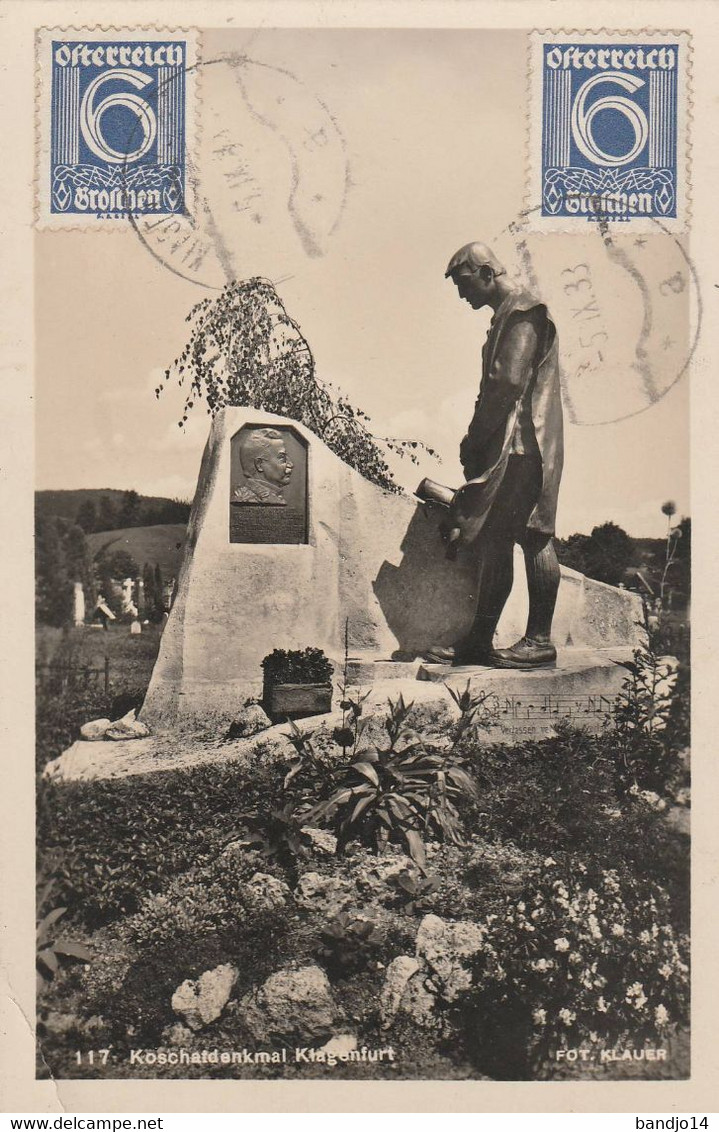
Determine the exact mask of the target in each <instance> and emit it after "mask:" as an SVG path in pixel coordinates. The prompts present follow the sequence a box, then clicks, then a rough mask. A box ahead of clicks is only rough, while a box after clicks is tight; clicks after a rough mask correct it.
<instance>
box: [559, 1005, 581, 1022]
mask: <svg viewBox="0 0 719 1132" xmlns="http://www.w3.org/2000/svg"><path fill="white" fill-rule="evenodd" d="M559 1017H560V1020H561V1021H562V1022H563V1023H564V1025H565V1026H571V1024H572V1022H573V1021H574V1020H575V1018H576V1017H577V1015H576V1014H575V1013H574V1011H573V1010H567V1008H566V1006H564V1007H563V1008H562V1009H561V1010H560V1011H559Z"/></svg>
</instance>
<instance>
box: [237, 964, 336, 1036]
mask: <svg viewBox="0 0 719 1132" xmlns="http://www.w3.org/2000/svg"><path fill="white" fill-rule="evenodd" d="M239 1014H240V1016H241V1018H242V1021H243V1023H244V1024H245V1025H246V1026H247V1028H248V1029H249V1030H250V1032H251V1033H252V1035H253V1037H254V1038H255V1040H256V1041H258V1042H271V1041H273V1040H276V1039H282V1040H286V1039H288V1038H293V1039H295V1040H298V1041H305V1042H311V1041H316V1040H317V1039H319V1038H327V1037H328V1036H329V1035H331V1034H332V1031H333V1030H334V1029H335V1020H336V1019H337V1017H338V1014H339V1011H338V1008H337V1005H336V1003H335V1001H334V999H333V997H332V990H331V988H330V984H329V980H328V978H327V976H326V974H325V973H324V971H323V970H321V969H320V968H319V967H316V966H314V965H313V966H309V967H299V968H290V967H288V968H283V969H282V970H280V971H276V972H275V973H274V975H270V977H269V979H267V980H266V982H264V983H263V984H262V986H261V987H259V988H257V989H255V990H253V991H250V993H249V994H247V995H245V997H244V998H243V1000H242V1002H241V1003H240V1008H239Z"/></svg>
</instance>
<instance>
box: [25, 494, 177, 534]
mask: <svg viewBox="0 0 719 1132" xmlns="http://www.w3.org/2000/svg"><path fill="white" fill-rule="evenodd" d="M126 495H127V492H125V491H120V490H119V489H116V488H111V487H86V488H76V489H73V490H68V491H54V490H47V491H36V492H35V515H36V516H37V518H38V519H46V518H50V517H55V518H60V519H69V520H71V521H72V522H75V520H76V518H77V513H78V511H79V509H80V507H81V506H83V504H91V505H92V506H94V507H95V508H96V510H97V512H98V514H99V513H100V511H101V501H102V500H103V499H106V500H108V501H109V503H110V504H111V505H112V507H113V508H114V509H115V510H117V511H119V509H120V508H121V507H122V504H123V500H124V499H125V496H126ZM161 512H174V515H173V519H174V520H175V521H176V522H177V521H180V522H181V521H182V520H183V519H184V520H187V518H188V516H189V513H190V504H189V503H185V502H180V501H178V500H174V499H168V498H166V497H165V496H162V495H138V496H137V525H138V526H139V525H140V524H141V523H143V522H144V523H145V524H146V525H150V524H154V523H156V522H157V521H158V519H157V515H158V514H159V513H161ZM153 513H154V514H153ZM134 525H135V524H134V523H133V526H134Z"/></svg>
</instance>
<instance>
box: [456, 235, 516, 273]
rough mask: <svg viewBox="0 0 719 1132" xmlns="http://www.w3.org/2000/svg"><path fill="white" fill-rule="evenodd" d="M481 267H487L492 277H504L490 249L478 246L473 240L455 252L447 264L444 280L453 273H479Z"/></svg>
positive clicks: (501, 268) (502, 270)
mask: <svg viewBox="0 0 719 1132" xmlns="http://www.w3.org/2000/svg"><path fill="white" fill-rule="evenodd" d="M481 267H489V268H490V269H491V272H492V275H494V276H497V275H504V268H503V267H502V265H501V263H500V262H499V260H498V259H497V257H496V256H495V254H494V252H493V251H492V249H491V248H488V247H487V245H486V244H480V243H479V241H478V240H474V241H473V242H472V243H471V244H465V245H464V246H463V247H461V248H460V249H459V251H458V252H455V253H454V255H453V256H452V258H451V260H450V261H449V263H448V264H447V270H446V271H445V273H444V277H445V279H447V278H449V276H450V275H454V274H455V272H457V273H460V274H461V273H462V272H463V271H464V272H473V271H479V269H480V268H481Z"/></svg>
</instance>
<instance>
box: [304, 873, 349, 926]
mask: <svg viewBox="0 0 719 1132" xmlns="http://www.w3.org/2000/svg"><path fill="white" fill-rule="evenodd" d="M352 899H353V895H352V887H351V885H350V884H349V882H348V881H346V880H344V879H343V878H341V877H332V876H321V875H320V874H319V873H315V872H311V873H303V874H302V876H301V877H300V879H299V880H298V882H297V886H296V888H295V900H296V901H297V903H298V904H299V906H300V908H305V909H306V910H307V911H310V912H323V913H324V914H325V915H327V916H331V915H334V914H335V913H337V912H338V911H340V910H341V909H342V908H344V907H345V906H346V905H347V904H350V903H351V902H352Z"/></svg>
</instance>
